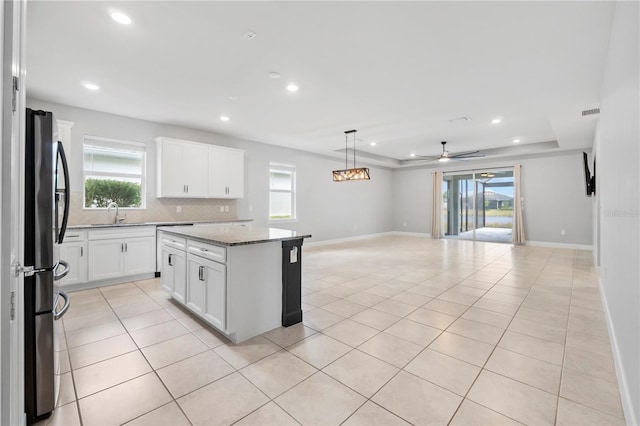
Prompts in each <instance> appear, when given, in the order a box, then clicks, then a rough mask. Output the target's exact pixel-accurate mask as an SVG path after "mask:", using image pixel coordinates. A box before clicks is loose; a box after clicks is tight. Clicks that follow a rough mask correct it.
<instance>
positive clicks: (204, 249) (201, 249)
mask: <svg viewBox="0 0 640 426" xmlns="http://www.w3.org/2000/svg"><path fill="white" fill-rule="evenodd" d="M198 250H200V251H204V252H208V251H209V250H207V249H206V248H199V249H198Z"/></svg>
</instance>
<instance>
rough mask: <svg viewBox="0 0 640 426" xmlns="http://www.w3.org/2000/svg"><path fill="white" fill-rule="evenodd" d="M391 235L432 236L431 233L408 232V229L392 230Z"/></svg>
mask: <svg viewBox="0 0 640 426" xmlns="http://www.w3.org/2000/svg"><path fill="white" fill-rule="evenodd" d="M389 234H390V235H400V236H405V237H423V238H431V234H429V233H424V232H406V231H391V232H389Z"/></svg>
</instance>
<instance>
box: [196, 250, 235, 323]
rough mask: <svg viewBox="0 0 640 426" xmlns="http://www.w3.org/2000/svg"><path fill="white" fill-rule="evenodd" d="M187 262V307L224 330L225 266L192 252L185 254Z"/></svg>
mask: <svg viewBox="0 0 640 426" xmlns="http://www.w3.org/2000/svg"><path fill="white" fill-rule="evenodd" d="M187 263H188V265H189V266H188V268H187V307H189V308H190V309H191V310H192V311H194V312H195V313H197V314H199V315H201V316H203V317H204V318H205V319H207V320H208V321H209V322H210V323H211V324H213V325H214V326H216V327H218V328H219V329H221V330H224V329H225V314H226V287H227V280H226V278H227V273H226V272H227V271H226V269H227V268H226V266H225V265H223V264H221V263H218V262H214V261H212V260H208V259H204V258H202V257H199V256H195V255H192V254H189V255H188V256H187Z"/></svg>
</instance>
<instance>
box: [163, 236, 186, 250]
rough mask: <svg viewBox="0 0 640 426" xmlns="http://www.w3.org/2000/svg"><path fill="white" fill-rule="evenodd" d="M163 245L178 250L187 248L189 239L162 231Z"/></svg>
mask: <svg viewBox="0 0 640 426" xmlns="http://www.w3.org/2000/svg"><path fill="white" fill-rule="evenodd" d="M160 241H161V242H162V245H163V246H167V247H173V248H175V249H178V250H183V251H184V250H185V248H186V246H187V240H186V239H184V238H180V237H176V236H174V235H169V234H165V233H162V237H161V240H160Z"/></svg>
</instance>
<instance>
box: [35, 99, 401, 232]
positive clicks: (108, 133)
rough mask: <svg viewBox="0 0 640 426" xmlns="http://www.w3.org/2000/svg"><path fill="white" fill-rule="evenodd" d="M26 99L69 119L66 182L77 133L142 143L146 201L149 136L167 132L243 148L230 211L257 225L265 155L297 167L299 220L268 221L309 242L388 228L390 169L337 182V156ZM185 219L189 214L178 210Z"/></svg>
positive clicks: (151, 171)
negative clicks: (238, 193) (239, 191)
mask: <svg viewBox="0 0 640 426" xmlns="http://www.w3.org/2000/svg"><path fill="white" fill-rule="evenodd" d="M27 105H28V106H29V107H31V108H39V109H45V110H49V111H53V112H54V113H55V114H56V118H57V119H59V120H67V121H73V122H75V125H74V127H73V130H72V153H71V159H70V163H71V164H70V168H71V185H72V187H73V188H82V185H83V182H82V148H81V147H82V135H83V134H90V135H93V136H102V137H107V138H113V139H122V140H129V141H135V142H144V143H146V144H147V201H148V200H149V199H150V198H154V197H155V193H156V147H155V141H154V138H156V137H157V136H167V137H172V138H178V139H187V140H193V141H197V142H204V143H211V144H215V145H221V146H227V147H233V148H239V149H244V150H246V153H245V198H244V199H242V200H238V201H237V202H236V203H235V207H236V210H237V217H238V218H240V219H253V220H254V221H255V224H256V225H258V226H266V225H267V218H268V215H269V162H277V163H284V164H289V165H293V166H296V170H297V212H298V218H299V221H298V222H295V223H278V224H271V225H270V226H272V227H279V228H286V229H294V230H297V231H301V232H305V233H310V234H313V239H312V240H311V241H321V240H328V239H337V238H346V237H350V236H357V235H363V234H372V233H379V232H386V231H388V230H389V229H390V228H391V216H392V206H391V198H392V197H391V194H392V193H391V191H392V186H391V182H392V172H391V170H387V169H384V168H376V167H372V168H371V180H370V181H363V182H341V183H336V182H333V180H332V174H331V171H332V170H334V169H341V168H343V167H344V163H343V162H342V160H341V159H333V158H330V157H324V156H321V155H314V154H310V153H307V152H303V151H297V150H293V149H287V148H280V147H276V146H273V145H266V144H262V143H257V142H251V141H247V140H242V139H238V138H233V137H229V136H225V135H220V134H216V133H211V132H205V131H199V130H194V129H188V128H184V127H177V126H171V125H166V124H162V123H154V122H151V121H144V120H138V119H134V118H127V117H122V116H118V115H113V114H105V113H101V112H97V111H90V110H85V109H80V108H74V107H70V106H66V105H59V104H54V103H50V102H44V101H40V100H36V99H28V100H27ZM336 137H340V135H336ZM163 202H164V201H163ZM168 202H174V204H176V205H180V204H183V203H186V201H184V200H181V199H174V200H169V201H168ZM226 203H228V202H226ZM202 208H207V207H206V206H205V207H202ZM209 208H211V207H209ZM174 210H175V207H174ZM184 220H193V219H192V218H187V217H185V218H184Z"/></svg>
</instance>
